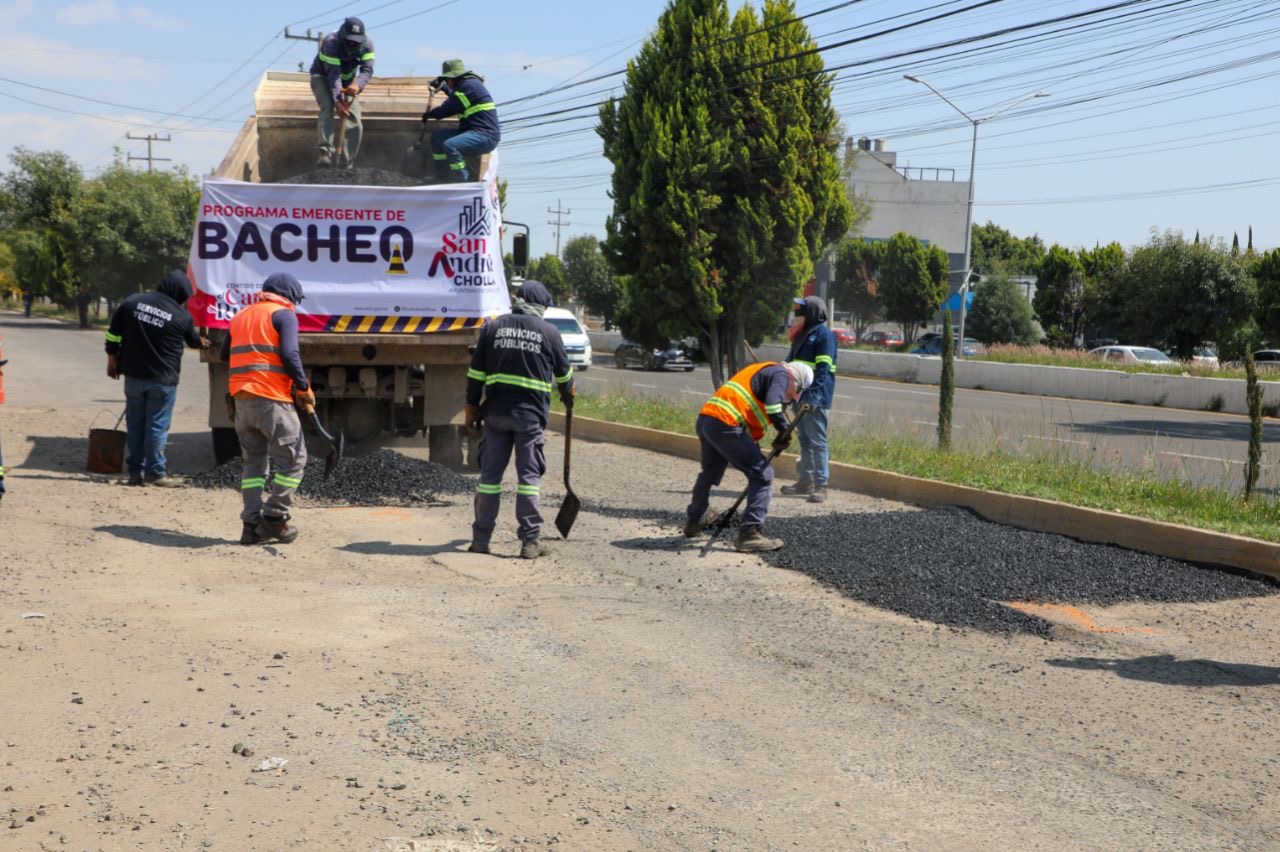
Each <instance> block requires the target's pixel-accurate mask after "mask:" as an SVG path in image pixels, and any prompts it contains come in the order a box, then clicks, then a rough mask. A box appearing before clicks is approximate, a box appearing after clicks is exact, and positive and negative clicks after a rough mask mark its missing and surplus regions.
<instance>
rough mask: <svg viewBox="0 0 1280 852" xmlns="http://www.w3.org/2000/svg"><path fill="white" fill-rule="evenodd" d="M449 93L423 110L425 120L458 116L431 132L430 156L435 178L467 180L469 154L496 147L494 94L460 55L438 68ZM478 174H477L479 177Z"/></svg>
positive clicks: (497, 129) (497, 126)
mask: <svg viewBox="0 0 1280 852" xmlns="http://www.w3.org/2000/svg"><path fill="white" fill-rule="evenodd" d="M437 83H438V84H439V85H440V87H441V88H442V89H443V91H444V92H445V94H447V95H448V97H447V98H446V99H445V102H444V103H442V104H440V106H438V107H436V108H435V109H429V110H427V111H426V112H425V113H423V114H422V120H423V121H424V122H426V121H431V120H433V119H440V118H449V117H450V116H454V115H456V116H459V119H458V127H457V128H456V129H441V130H437V131H435V132H434V133H432V134H431V156H432V158H433V160H434V161H435V168H436V179H437V180H447V179H449V178H450V177H452V179H453V180H455V181H463V180H470V179H471V175H470V174H469V173H468V172H467V161H466V158H467V157H468V156H471V155H474V154H487V153H489V152H490V151H492V150H493V149H495V148H497V147H498V142H499V141H500V140H501V139H502V126H501V125H500V124H499V123H498V107H497V105H496V104H495V103H494V102H493V95H491V94H489V90H488V89H486V88H485V87H484V78H482V77H480V76H478V75H476V74H474V73H472V72H471V71H468V70H467V66H466V64H465V63H464V62H463V61H462V60H461V59H450V60H448V61H446V62H445V63H444V67H443V68H442V69H441V70H440V79H439V81H437ZM480 177H482V176H481V175H476V178H477V179H479V178H480Z"/></svg>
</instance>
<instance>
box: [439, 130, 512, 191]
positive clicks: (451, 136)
mask: <svg viewBox="0 0 1280 852" xmlns="http://www.w3.org/2000/svg"><path fill="white" fill-rule="evenodd" d="M497 147H498V140H497V139H494V138H493V137H492V136H490V135H489V134H487V133H481V132H480V131H479V130H437V131H435V132H434V133H432V134H431V158H432V159H433V160H434V161H435V165H436V177H437V178H438V179H440V180H444V179H445V178H447V177H449V175H450V174H452V175H453V179H454V180H455V181H463V180H471V176H470V175H469V174H467V161H466V157H468V156H470V155H472V154H487V153H489V152H490V151H492V150H493V149H494V148H497ZM477 177H479V176H478V175H477Z"/></svg>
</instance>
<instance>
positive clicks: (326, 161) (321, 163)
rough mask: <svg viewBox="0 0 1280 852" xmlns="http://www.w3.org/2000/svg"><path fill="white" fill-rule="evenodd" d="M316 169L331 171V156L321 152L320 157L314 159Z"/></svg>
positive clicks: (326, 152)
mask: <svg viewBox="0 0 1280 852" xmlns="http://www.w3.org/2000/svg"><path fill="white" fill-rule="evenodd" d="M316 168H319V169H331V168H333V155H332V154H330V153H329V152H328V151H321V152H320V156H319V157H318V158H317V159H316Z"/></svg>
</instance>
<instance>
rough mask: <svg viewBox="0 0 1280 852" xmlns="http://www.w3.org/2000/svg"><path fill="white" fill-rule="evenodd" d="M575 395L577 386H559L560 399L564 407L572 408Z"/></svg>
mask: <svg viewBox="0 0 1280 852" xmlns="http://www.w3.org/2000/svg"><path fill="white" fill-rule="evenodd" d="M577 395H578V388H577V386H570V387H568V388H566V387H564V386H561V388H560V401H561V402H563V403H564V407H565V408H573V398H574V397H576V396H577Z"/></svg>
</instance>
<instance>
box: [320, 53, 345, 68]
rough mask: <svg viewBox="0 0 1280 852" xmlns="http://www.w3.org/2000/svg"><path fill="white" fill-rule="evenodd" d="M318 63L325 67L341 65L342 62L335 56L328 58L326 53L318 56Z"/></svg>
mask: <svg viewBox="0 0 1280 852" xmlns="http://www.w3.org/2000/svg"><path fill="white" fill-rule="evenodd" d="M320 61H321V62H323V63H325V64H326V65H341V64H342V60H341V59H339V58H338V57H336V56H329V55H328V54H327V53H322V54H320Z"/></svg>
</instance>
